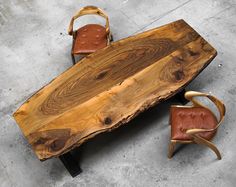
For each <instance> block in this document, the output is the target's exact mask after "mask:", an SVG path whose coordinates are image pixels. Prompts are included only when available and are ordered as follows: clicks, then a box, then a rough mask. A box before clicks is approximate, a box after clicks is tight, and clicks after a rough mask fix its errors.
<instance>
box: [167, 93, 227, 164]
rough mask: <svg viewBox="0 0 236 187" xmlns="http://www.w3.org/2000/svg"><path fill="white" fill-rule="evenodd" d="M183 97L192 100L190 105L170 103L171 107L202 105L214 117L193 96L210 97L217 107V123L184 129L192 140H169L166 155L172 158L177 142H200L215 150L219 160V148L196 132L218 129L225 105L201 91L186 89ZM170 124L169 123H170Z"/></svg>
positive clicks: (223, 115)
mask: <svg viewBox="0 0 236 187" xmlns="http://www.w3.org/2000/svg"><path fill="white" fill-rule="evenodd" d="M184 96H185V98H186V99H187V100H189V101H191V102H192V106H182V105H172V106H171V107H184V108H187V107H190V108H193V107H203V108H205V109H207V110H209V111H210V112H211V113H212V115H214V116H215V117H216V115H215V114H214V113H213V111H212V110H211V109H210V108H208V107H206V106H205V105H203V104H202V103H200V102H199V101H197V100H196V99H195V98H194V97H197V96H201V97H206V98H208V99H210V100H211V101H212V102H213V103H214V104H215V105H216V107H217V109H218V111H219V114H220V117H219V119H217V117H216V119H217V122H218V124H217V125H216V127H215V128H211V129H200V128H193V129H188V130H186V134H188V135H190V136H191V137H192V138H193V139H192V140H172V139H171V140H170V144H169V153H168V157H169V158H172V156H173V153H174V149H175V145H176V144H177V143H182V144H189V143H196V144H200V145H204V146H207V147H209V148H210V149H211V150H212V151H214V152H215V154H216V155H217V158H218V159H219V160H220V159H221V154H220V152H219V150H218V149H217V147H216V146H215V145H214V144H213V143H212V142H211V141H209V140H207V139H205V138H202V137H201V136H200V135H199V134H198V133H203V132H214V131H216V130H217V129H218V127H219V126H220V124H221V123H222V121H223V119H224V117H225V111H226V109H225V105H224V103H223V102H222V101H220V100H219V99H217V98H216V97H214V96H212V95H209V94H206V93H202V92H196V91H187V92H186V93H185V95H184ZM170 125H171V124H170Z"/></svg>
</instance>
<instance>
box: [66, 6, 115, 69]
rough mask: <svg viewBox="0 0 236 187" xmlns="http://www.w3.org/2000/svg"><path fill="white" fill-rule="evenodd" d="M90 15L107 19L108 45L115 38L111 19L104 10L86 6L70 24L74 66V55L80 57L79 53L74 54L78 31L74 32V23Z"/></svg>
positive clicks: (69, 31) (69, 30)
mask: <svg viewBox="0 0 236 187" xmlns="http://www.w3.org/2000/svg"><path fill="white" fill-rule="evenodd" d="M89 14H94V15H98V16H101V17H103V18H105V19H106V25H105V28H106V33H107V45H109V44H110V42H111V41H113V37H112V34H111V31H110V24H109V18H108V16H107V15H106V13H105V12H104V11H103V10H101V9H100V8H98V7H96V6H86V7H83V8H81V9H80V10H79V11H78V12H77V13H76V14H75V15H74V16H73V17H72V18H71V21H70V24H69V27H68V34H69V35H71V36H72V37H73V44H72V49H71V58H72V61H73V63H74V64H75V56H74V55H79V53H78V54H74V53H73V48H74V44H75V38H76V36H77V30H75V31H74V30H73V26H74V21H75V20H76V19H78V18H79V17H81V16H84V15H89ZM88 54H90V53H88ZM83 55H87V54H83Z"/></svg>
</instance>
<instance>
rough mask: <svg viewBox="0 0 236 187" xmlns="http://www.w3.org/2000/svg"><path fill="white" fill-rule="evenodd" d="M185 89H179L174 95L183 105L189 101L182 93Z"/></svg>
mask: <svg viewBox="0 0 236 187" xmlns="http://www.w3.org/2000/svg"><path fill="white" fill-rule="evenodd" d="M185 92H186V90H185V89H183V90H181V91H180V92H179V93H177V94H176V95H175V98H176V99H177V100H178V101H179V102H181V103H182V104H183V105H185V104H187V103H188V102H189V100H187V99H186V98H185V97H184V94H185Z"/></svg>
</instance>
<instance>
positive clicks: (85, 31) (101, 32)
mask: <svg viewBox="0 0 236 187" xmlns="http://www.w3.org/2000/svg"><path fill="white" fill-rule="evenodd" d="M106 46H107V33H106V29H105V27H103V26H101V25H98V24H88V25H85V26H83V27H81V28H79V29H78V30H77V33H76V38H75V40H74V46H73V49H72V53H73V54H88V53H93V52H95V51H96V50H98V49H101V48H104V47H106Z"/></svg>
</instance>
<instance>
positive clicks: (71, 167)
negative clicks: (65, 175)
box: [59, 152, 82, 177]
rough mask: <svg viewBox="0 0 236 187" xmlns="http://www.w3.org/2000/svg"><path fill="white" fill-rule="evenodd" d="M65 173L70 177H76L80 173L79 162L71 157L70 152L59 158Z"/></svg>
mask: <svg viewBox="0 0 236 187" xmlns="http://www.w3.org/2000/svg"><path fill="white" fill-rule="evenodd" d="M59 158H60V160H61V161H62V163H63V164H64V166H65V168H66V169H67V171H68V172H69V173H70V175H71V176H72V177H76V176H77V175H79V174H80V173H81V172H82V169H81V168H80V165H79V161H78V160H77V159H76V158H75V157H74V156H73V155H72V153H71V152H68V153H65V154H63V155H61V156H59Z"/></svg>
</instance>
